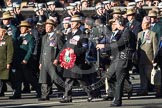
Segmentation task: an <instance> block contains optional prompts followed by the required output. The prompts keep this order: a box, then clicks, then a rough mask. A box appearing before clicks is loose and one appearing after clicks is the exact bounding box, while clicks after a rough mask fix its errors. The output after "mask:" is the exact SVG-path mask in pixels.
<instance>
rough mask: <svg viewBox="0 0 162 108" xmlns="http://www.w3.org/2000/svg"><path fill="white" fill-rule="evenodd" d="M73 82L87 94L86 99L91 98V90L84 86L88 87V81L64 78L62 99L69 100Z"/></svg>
mask: <svg viewBox="0 0 162 108" xmlns="http://www.w3.org/2000/svg"><path fill="white" fill-rule="evenodd" d="M75 81H78V83H79V84H80V86H81V87H83V88H84V90H85V92H86V93H87V95H88V97H90V96H91V89H88V88H87V87H86V86H88V85H89V84H88V81H84V80H80V79H72V78H66V80H65V93H64V97H68V98H71V96H72V86H73V84H74V82H75Z"/></svg>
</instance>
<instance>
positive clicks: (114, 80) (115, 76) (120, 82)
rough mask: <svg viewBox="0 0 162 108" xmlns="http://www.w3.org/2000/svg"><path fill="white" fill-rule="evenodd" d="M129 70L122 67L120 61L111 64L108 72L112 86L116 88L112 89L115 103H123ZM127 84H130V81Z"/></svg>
mask: <svg viewBox="0 0 162 108" xmlns="http://www.w3.org/2000/svg"><path fill="white" fill-rule="evenodd" d="M128 72H129V69H128V68H125V67H122V66H121V64H120V63H119V62H114V63H112V64H111V65H110V68H109V72H107V73H106V75H107V78H108V81H109V84H110V86H112V88H115V90H112V92H113V96H114V102H115V103H120V104H122V95H123V88H124V82H125V81H127V80H126V78H127V77H128ZM126 84H128V85H129V82H126ZM114 85H115V87H114Z"/></svg>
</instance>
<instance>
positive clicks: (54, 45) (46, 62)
mask: <svg viewBox="0 0 162 108" xmlns="http://www.w3.org/2000/svg"><path fill="white" fill-rule="evenodd" d="M63 45H64V37H63V36H62V33H61V32H58V31H54V32H51V33H47V34H46V35H44V36H43V39H42V47H41V55H40V62H39V63H40V64H41V65H42V67H41V70H40V76H39V83H41V86H42V87H41V90H42V96H41V98H42V99H49V88H50V84H51V83H53V82H54V83H55V84H56V86H57V87H60V88H61V89H63V87H61V85H60V86H59V82H58V81H61V82H63V83H64V81H63V80H62V79H61V77H60V76H59V75H58V74H57V67H56V66H54V64H53V62H54V60H55V59H56V57H57V55H58V53H59V51H60V50H61V49H62V47H63Z"/></svg>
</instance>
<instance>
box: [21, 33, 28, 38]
mask: <svg viewBox="0 0 162 108" xmlns="http://www.w3.org/2000/svg"><path fill="white" fill-rule="evenodd" d="M27 34H28V33H25V34H20V37H25V36H26V35H27Z"/></svg>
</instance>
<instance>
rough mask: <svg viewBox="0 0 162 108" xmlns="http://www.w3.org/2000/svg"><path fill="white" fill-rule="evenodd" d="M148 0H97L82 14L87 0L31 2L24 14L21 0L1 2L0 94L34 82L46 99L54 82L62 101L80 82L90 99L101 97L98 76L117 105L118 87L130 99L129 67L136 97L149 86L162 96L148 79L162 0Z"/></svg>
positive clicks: (155, 59) (160, 29)
mask: <svg viewBox="0 0 162 108" xmlns="http://www.w3.org/2000/svg"><path fill="white" fill-rule="evenodd" d="M6 1H7V2H12V1H11V0H6ZM148 1H149V0H148ZM148 1H147V2H148ZM155 1H157V0H155ZM147 2H146V1H143V0H135V2H129V3H128V4H127V7H125V8H122V10H121V9H120V8H116V7H115V6H116V5H115V1H114V0H106V1H102V0H97V1H96V2H95V10H94V11H93V14H91V15H85V14H84V13H83V11H82V9H86V8H87V7H88V6H89V5H88V4H89V1H88V0H81V1H76V2H74V3H69V5H68V6H66V7H65V9H64V11H63V12H62V13H57V12H56V11H55V8H56V6H55V2H54V1H49V2H47V3H45V4H42V3H38V4H35V5H34V7H35V8H34V11H35V14H34V15H33V16H30V17H27V18H26V16H24V15H23V14H22V13H21V5H20V4H18V3H12V4H14V5H11V6H10V3H6V8H5V9H1V10H2V11H3V13H2V17H1V18H0V96H5V94H4V92H6V91H7V86H6V84H9V85H10V86H11V88H12V89H13V96H11V97H9V99H20V98H21V94H22V93H30V89H31V87H32V89H33V90H35V91H36V93H37V98H38V101H46V100H49V97H50V94H51V92H52V85H53V84H55V85H56V87H57V89H58V91H61V92H63V97H62V99H61V100H60V102H61V103H68V102H72V87H73V85H78V84H79V85H80V86H81V87H83V89H84V90H85V92H86V93H87V95H88V99H87V101H88V102H91V101H92V99H94V98H96V97H99V96H101V93H100V88H99V87H97V85H96V86H95V84H96V83H98V82H100V81H102V80H104V82H105V90H106V96H105V97H103V98H104V100H112V103H111V106H121V105H122V95H123V90H125V91H126V92H128V97H130V96H131V94H132V91H133V86H132V84H131V82H130V75H129V71H132V72H133V73H137V74H139V75H140V91H139V92H138V93H137V95H148V92H150V91H154V90H155V92H156V97H157V98H159V97H162V87H161V85H152V84H151V83H150V82H151V81H150V80H151V71H152V69H153V68H155V69H157V68H158V67H159V68H160V69H162V64H161V63H162V61H161V59H162V57H161V56H162V52H161V51H162V41H161V40H162V38H161V36H162V19H161V8H162V2H161V3H157V4H156V5H157V6H156V7H154V8H152V9H151V10H149V12H146V10H145V9H143V6H144V5H146V4H145V3H147ZM7 4H8V5H7ZM154 4H155V3H154ZM114 7H115V8H114ZM60 14H61V15H60ZM153 64H154V65H153ZM102 73H104V75H103V74H102ZM161 82H162V81H161ZM22 84H23V88H22Z"/></svg>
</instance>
